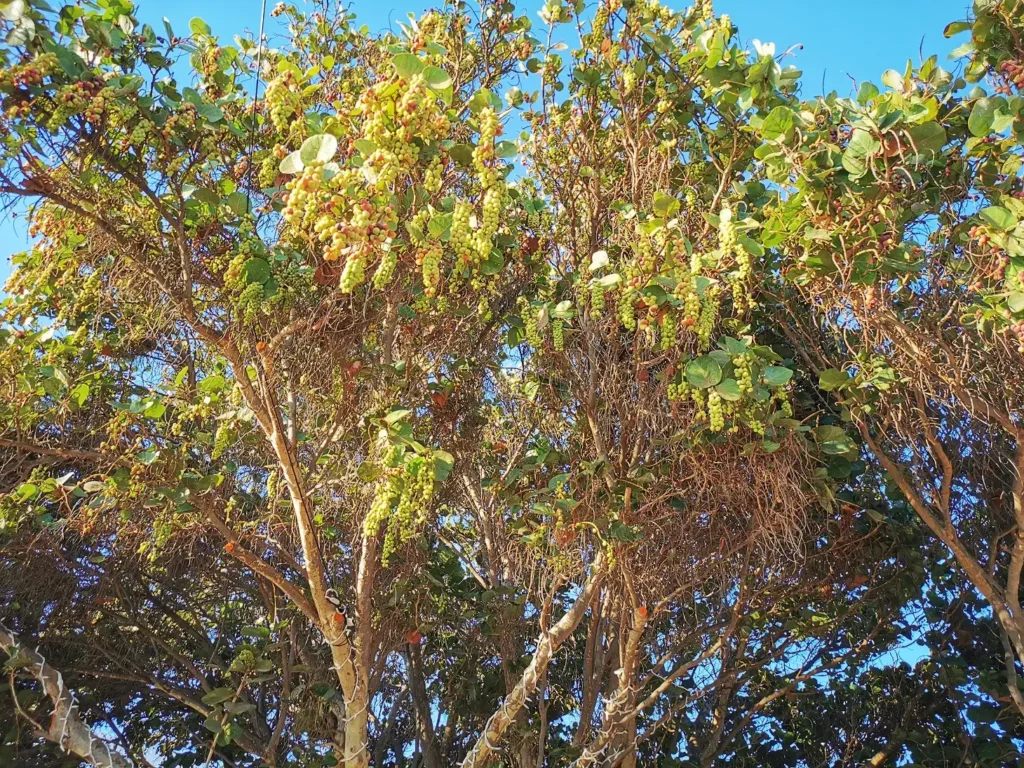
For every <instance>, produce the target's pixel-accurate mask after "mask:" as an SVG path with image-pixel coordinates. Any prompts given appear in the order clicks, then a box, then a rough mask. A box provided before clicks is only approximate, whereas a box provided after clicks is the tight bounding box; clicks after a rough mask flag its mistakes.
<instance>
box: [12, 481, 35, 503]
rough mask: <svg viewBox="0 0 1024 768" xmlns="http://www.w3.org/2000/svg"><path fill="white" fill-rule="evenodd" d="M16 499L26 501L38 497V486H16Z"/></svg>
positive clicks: (26, 484) (24, 484)
mask: <svg viewBox="0 0 1024 768" xmlns="http://www.w3.org/2000/svg"><path fill="white" fill-rule="evenodd" d="M17 493H18V499H19V500H21V501H28V500H29V499H34V498H35V497H36V496H38V495H39V486H38V485H35V484H33V483H22V484H21V485H19V486H18V492H17Z"/></svg>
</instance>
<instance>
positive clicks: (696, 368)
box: [686, 355, 722, 389]
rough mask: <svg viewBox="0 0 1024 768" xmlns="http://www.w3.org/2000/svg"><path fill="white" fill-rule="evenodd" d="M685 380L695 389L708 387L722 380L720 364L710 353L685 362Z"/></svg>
mask: <svg viewBox="0 0 1024 768" xmlns="http://www.w3.org/2000/svg"><path fill="white" fill-rule="evenodd" d="M686 380H687V381H688V382H689V383H690V386H692V387H696V388H697V389H709V388H711V387H713V386H715V384H717V383H718V382H720V381H721V380H722V366H720V365H719V364H718V361H717V360H715V358H713V357H711V356H710V355H704V356H703V357H698V358H697V359H696V360H691V361H690V362H688V363H687V364H686Z"/></svg>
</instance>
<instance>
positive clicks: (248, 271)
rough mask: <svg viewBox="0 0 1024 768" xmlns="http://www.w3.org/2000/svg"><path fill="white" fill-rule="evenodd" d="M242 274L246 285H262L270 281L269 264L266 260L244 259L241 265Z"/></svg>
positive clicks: (256, 258) (257, 258)
mask: <svg viewBox="0 0 1024 768" xmlns="http://www.w3.org/2000/svg"><path fill="white" fill-rule="evenodd" d="M242 274H243V275H244V276H245V282H246V283H247V284H248V283H260V284H261V285H262V284H263V283H265V282H267V280H269V279H270V264H268V263H267V260H266V259H261V258H259V257H253V258H251V259H246V261H245V263H244V264H242Z"/></svg>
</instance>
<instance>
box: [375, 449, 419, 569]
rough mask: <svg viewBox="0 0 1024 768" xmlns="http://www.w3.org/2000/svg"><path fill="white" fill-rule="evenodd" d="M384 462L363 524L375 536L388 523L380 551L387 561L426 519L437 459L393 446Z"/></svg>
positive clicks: (382, 560)
mask: <svg viewBox="0 0 1024 768" xmlns="http://www.w3.org/2000/svg"><path fill="white" fill-rule="evenodd" d="M385 465H386V466H385V469H384V471H383V475H384V477H383V478H382V479H381V481H380V482H379V483H378V485H377V489H376V492H375V494H374V498H373V502H372V503H371V504H370V512H369V514H368V515H367V516H366V520H365V522H364V527H365V531H366V533H367V535H369V536H373V535H375V534H377V533H378V532H379V531H380V530H381V528H383V527H384V526H385V525H386V526H387V527H386V529H385V533H384V546H383V549H382V552H381V562H383V563H384V564H385V565H387V563H388V562H389V561H390V560H391V558H392V557H393V556H394V554H395V553H396V552H397V551H398V549H399V548H400V547H401V546H402V545H403V544H405V543H406V542H408V541H410V540H411V539H412V538H413V537H415V536H416V535H417V533H418V532H419V530H420V528H421V527H422V525H423V523H424V522H425V521H426V519H427V515H428V512H429V508H430V500H431V498H432V497H433V495H434V459H433V457H430V456H423V455H419V454H411V453H408V452H407V451H406V450H405V449H404V448H402V447H401V446H393V447H392V448H390V449H389V451H388V454H387V457H386V461H385Z"/></svg>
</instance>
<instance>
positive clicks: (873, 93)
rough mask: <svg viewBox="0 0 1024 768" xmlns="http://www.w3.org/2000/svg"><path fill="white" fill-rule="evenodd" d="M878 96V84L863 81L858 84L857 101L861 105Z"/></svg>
mask: <svg viewBox="0 0 1024 768" xmlns="http://www.w3.org/2000/svg"><path fill="white" fill-rule="evenodd" d="M877 98H878V86H877V85H875V84H874V83H869V82H867V81H864V82H863V83H861V84H860V89H859V90H858V91H857V103H859V104H861V105H864V106H866V105H868V104H870V103H871V102H872V101H874V100H875V99H877Z"/></svg>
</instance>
